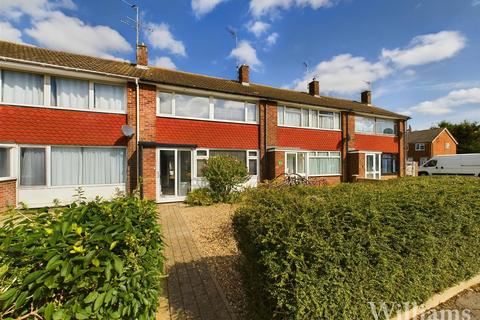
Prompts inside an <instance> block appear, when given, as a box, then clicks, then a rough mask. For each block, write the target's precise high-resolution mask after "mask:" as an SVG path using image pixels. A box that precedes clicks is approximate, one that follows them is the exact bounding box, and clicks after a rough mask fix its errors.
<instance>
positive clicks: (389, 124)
mask: <svg viewBox="0 0 480 320" xmlns="http://www.w3.org/2000/svg"><path fill="white" fill-rule="evenodd" d="M376 132H377V133H380V134H395V133H397V123H396V122H395V121H394V120H386V119H377V120H376Z"/></svg>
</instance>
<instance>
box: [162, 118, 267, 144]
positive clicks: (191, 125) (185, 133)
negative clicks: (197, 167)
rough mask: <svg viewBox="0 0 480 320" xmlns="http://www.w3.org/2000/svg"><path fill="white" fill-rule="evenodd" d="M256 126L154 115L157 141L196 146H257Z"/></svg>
mask: <svg viewBox="0 0 480 320" xmlns="http://www.w3.org/2000/svg"><path fill="white" fill-rule="evenodd" d="M258 130H259V129H258V125H255V124H241V123H226V122H215V121H202V120H187V119H176V118H163V117H158V118H157V142H159V143H172V144H196V145H198V147H199V148H218V149H254V150H257V149H259V138H258V136H259V134H258Z"/></svg>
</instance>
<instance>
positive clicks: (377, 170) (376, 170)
mask: <svg viewBox="0 0 480 320" xmlns="http://www.w3.org/2000/svg"><path fill="white" fill-rule="evenodd" d="M370 156H373V171H367V158H368V157H370ZM375 160H377V161H375ZM377 162H378V168H377V165H376V163H377ZM367 173H371V174H373V175H374V178H367ZM375 175H378V178H375ZM365 179H372V180H381V179H382V153H381V152H368V153H365Z"/></svg>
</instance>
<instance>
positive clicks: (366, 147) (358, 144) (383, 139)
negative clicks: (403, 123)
mask: <svg viewBox="0 0 480 320" xmlns="http://www.w3.org/2000/svg"><path fill="white" fill-rule="evenodd" d="M399 143H400V140H399V138H398V137H389V136H377V135H373V134H359V133H356V134H355V148H356V149H357V150H362V151H381V152H386V153H398V150H399Z"/></svg>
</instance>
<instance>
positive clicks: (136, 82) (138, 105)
mask: <svg viewBox="0 0 480 320" xmlns="http://www.w3.org/2000/svg"><path fill="white" fill-rule="evenodd" d="M135 87H136V88H135V92H136V95H137V97H136V99H135V102H136V106H135V108H136V111H135V112H136V114H135V118H136V126H135V127H136V128H135V129H136V134H135V138H136V139H135V148H137V188H138V187H139V183H140V175H139V174H140V154H139V150H138V148H139V146H138V142H139V141H140V137H139V135H140V85H139V83H138V78H135Z"/></svg>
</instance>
